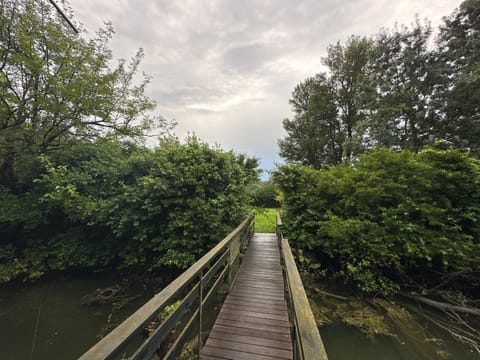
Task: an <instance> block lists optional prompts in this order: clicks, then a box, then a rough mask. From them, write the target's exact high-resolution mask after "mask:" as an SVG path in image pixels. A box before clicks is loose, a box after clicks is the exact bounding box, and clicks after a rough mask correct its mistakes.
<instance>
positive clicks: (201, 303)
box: [198, 270, 203, 360]
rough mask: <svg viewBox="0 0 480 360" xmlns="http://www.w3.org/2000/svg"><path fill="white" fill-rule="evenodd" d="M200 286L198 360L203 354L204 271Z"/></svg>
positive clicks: (200, 278) (201, 273)
mask: <svg viewBox="0 0 480 360" xmlns="http://www.w3.org/2000/svg"><path fill="white" fill-rule="evenodd" d="M199 280H200V284H199V286H198V292H199V297H198V360H200V354H201V352H202V325H203V324H202V319H203V270H202V271H200V275H199Z"/></svg>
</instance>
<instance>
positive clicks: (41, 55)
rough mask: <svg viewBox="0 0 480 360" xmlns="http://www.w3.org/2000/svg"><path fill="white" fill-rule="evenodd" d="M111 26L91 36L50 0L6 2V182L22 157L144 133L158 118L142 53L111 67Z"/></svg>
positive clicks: (1, 3) (0, 48) (1, 65)
mask: <svg viewBox="0 0 480 360" xmlns="http://www.w3.org/2000/svg"><path fill="white" fill-rule="evenodd" d="M112 34H113V29H112V27H111V26H109V25H107V26H106V28H104V29H101V30H99V32H98V33H97V36H96V37H94V38H92V39H91V40H86V39H84V38H83V37H82V36H79V35H77V34H76V33H74V32H73V31H72V30H71V29H70V28H69V27H67V26H66V25H65V23H64V22H63V20H62V19H61V18H59V17H58V14H57V13H56V12H55V9H52V7H51V6H50V5H49V4H47V3H46V2H43V1H34V0H25V1H16V0H0V185H3V186H7V187H9V188H13V187H14V186H15V182H16V176H15V166H16V164H19V163H21V158H22V157H30V156H32V155H38V154H45V153H48V151H49V150H51V149H54V148H58V147H61V146H64V145H66V144H69V143H71V142H72V141H75V140H77V139H92V138H95V137H97V136H99V135H102V136H109V135H111V136H138V135H140V134H142V133H143V131H145V130H146V129H147V128H149V127H150V126H151V125H152V123H153V122H154V121H155V120H161V119H154V118H152V117H151V116H149V115H148V114H149V112H150V111H151V110H153V108H154V106H155V105H154V103H153V102H152V101H151V100H150V99H149V98H148V97H146V96H145V94H144V90H145V87H146V85H147V84H148V82H149V80H150V78H149V77H148V76H145V77H144V78H143V80H142V81H141V82H140V83H139V84H135V82H134V78H135V74H136V73H137V70H138V67H139V64H140V61H141V59H142V57H143V51H142V50H139V51H138V52H137V54H136V55H135V56H134V57H133V58H132V60H131V61H130V62H129V63H127V62H125V61H120V62H119V64H118V65H117V66H116V67H115V68H113V69H111V68H110V67H109V64H110V63H111V60H112V53H111V51H110V50H109V48H108V41H109V39H110V38H111V36H112Z"/></svg>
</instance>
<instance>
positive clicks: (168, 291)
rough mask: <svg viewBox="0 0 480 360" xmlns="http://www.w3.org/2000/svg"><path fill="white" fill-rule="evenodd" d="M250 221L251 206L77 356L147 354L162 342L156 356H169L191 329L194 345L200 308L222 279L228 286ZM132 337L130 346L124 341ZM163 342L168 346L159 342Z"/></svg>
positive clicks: (92, 359) (200, 323) (248, 235)
mask: <svg viewBox="0 0 480 360" xmlns="http://www.w3.org/2000/svg"><path fill="white" fill-rule="evenodd" d="M254 227H255V212H253V211H252V212H251V213H250V215H249V216H248V217H247V218H246V219H245V220H244V221H243V222H242V223H241V224H240V225H239V226H238V227H237V228H236V229H235V230H233V231H232V232H231V233H230V234H229V235H228V236H227V237H226V238H224V239H223V240H222V241H220V242H219V243H218V244H217V245H216V246H215V247H214V248H213V249H212V250H210V251H209V252H208V253H207V254H205V255H204V256H203V257H202V258H201V259H200V260H198V261H197V262H196V263H195V264H193V265H192V266H191V267H190V268H188V269H187V270H186V271H185V272H183V273H182V274H181V275H180V276H178V277H177V278H176V279H175V280H174V281H172V282H171V283H170V284H169V285H168V286H167V287H165V288H164V289H163V290H162V291H160V292H159V293H158V294H156V295H155V296H154V297H153V298H152V299H151V300H149V301H148V302H147V303H146V304H144V305H143V306H142V307H141V308H140V309H138V310H137V311H136V312H135V313H133V314H132V315H131V316H130V317H129V318H128V319H126V320H125V321H124V322H122V323H121V324H120V325H119V326H118V327H116V328H115V329H114V330H113V331H112V332H110V333H109V334H108V335H107V336H106V337H104V338H103V339H102V340H100V341H99V342H98V343H97V344H95V345H94V346H93V347H92V348H90V349H89V350H88V351H87V352H86V353H85V354H83V355H82V356H81V357H80V360H99V359H135V360H138V359H150V358H151V357H152V356H153V355H154V354H155V353H156V352H157V350H158V349H159V347H160V346H162V347H163V348H164V349H163V350H164V351H163V354H162V359H175V358H176V357H177V356H178V355H179V354H180V353H181V351H182V349H183V347H184V345H185V344H186V342H187V341H188V340H189V339H191V338H192V334H194V331H195V330H196V331H198V346H197V348H198V351H200V349H201V345H202V344H201V342H202V329H203V320H204V319H203V313H204V308H205V306H207V305H208V304H209V303H210V302H211V301H212V300H213V299H214V297H215V294H216V293H217V292H218V291H219V290H220V289H221V287H222V284H223V285H224V284H225V283H226V284H227V286H228V290H229V289H230V287H231V284H232V280H233V277H234V275H235V272H236V270H237V268H238V259H239V257H240V251H241V249H242V245H243V244H245V243H246V242H247V241H248V240H249V239H250V238H251V236H252V234H253V232H254ZM172 304H173V305H172ZM169 305H170V306H171V308H172V307H173V308H174V310H173V311H172V312H171V313H170V314H168V315H167V316H166V318H165V319H162V320H161V323H160V325H158V327H156V328H155V329H154V330H153V331H152V332H151V333H150V334H149V336H148V337H147V338H146V339H145V340H143V342H141V343H140V344H139V339H142V336H141V335H142V332H144V329H145V327H146V326H147V325H148V324H151V323H152V321H156V320H158V319H159V318H160V314H162V312H164V310H165V309H166V308H167V306H169ZM189 315H190V316H189ZM188 316H189V317H188ZM172 337H173V338H172ZM133 340H135V341H134V342H136V344H135V346H134V347H132V345H131V344H130V342H132V341H133ZM165 342H168V343H169V344H168V346H163V344H164V343H165ZM129 344H130V345H129ZM127 353H133V355H127Z"/></svg>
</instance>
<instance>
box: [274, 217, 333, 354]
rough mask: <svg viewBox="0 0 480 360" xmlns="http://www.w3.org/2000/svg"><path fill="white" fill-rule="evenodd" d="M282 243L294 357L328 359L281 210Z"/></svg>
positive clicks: (280, 241)
mask: <svg viewBox="0 0 480 360" xmlns="http://www.w3.org/2000/svg"><path fill="white" fill-rule="evenodd" d="M276 223H277V226H276V229H277V237H278V246H279V247H280V254H281V258H282V263H283V269H284V277H285V284H286V287H287V291H288V297H287V302H288V308H289V311H290V319H291V321H292V325H293V334H292V335H293V358H294V359H299V360H304V359H305V360H314V359H315V360H328V357H327V353H326V352H325V347H324V346H323V341H322V338H321V337H320V333H319V332H318V327H317V323H316V322H315V318H314V316H313V313H312V309H311V308H310V303H309V302H308V298H307V294H306V293H305V289H304V287H303V283H302V279H301V278H300V274H299V272H298V269H297V266H296V264H295V259H294V257H293V254H292V250H291V248H290V245H289V244H288V241H287V239H285V238H284V237H283V232H282V228H283V223H282V219H281V217H280V213H278V212H277V221H276Z"/></svg>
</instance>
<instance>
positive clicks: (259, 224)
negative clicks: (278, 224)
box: [255, 208, 276, 233]
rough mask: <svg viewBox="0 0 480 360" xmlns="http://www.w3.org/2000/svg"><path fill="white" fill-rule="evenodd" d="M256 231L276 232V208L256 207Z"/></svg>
mask: <svg viewBox="0 0 480 360" xmlns="http://www.w3.org/2000/svg"><path fill="white" fill-rule="evenodd" d="M255 211H256V214H255V232H265V233H275V213H276V209H266V208H256V209H255Z"/></svg>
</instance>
